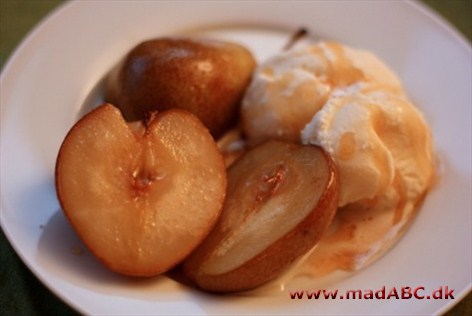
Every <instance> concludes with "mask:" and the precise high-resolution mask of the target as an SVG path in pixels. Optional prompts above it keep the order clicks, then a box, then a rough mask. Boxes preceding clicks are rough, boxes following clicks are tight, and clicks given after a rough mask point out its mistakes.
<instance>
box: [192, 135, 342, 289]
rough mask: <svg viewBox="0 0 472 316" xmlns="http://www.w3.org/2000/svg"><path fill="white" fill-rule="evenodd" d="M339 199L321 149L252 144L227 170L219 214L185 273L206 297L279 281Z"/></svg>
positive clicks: (334, 176)
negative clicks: (210, 294)
mask: <svg viewBox="0 0 472 316" xmlns="http://www.w3.org/2000/svg"><path fill="white" fill-rule="evenodd" d="M338 194H339V182H338V174H337V169H336V166H335V164H334V163H333V161H332V159H331V158H330V156H329V155H328V154H326V153H325V152H324V151H323V150H322V149H321V148H319V147H315V146H304V145H299V144H293V143H286V142H282V141H275V140H271V141H268V142H265V143H262V144H261V145H258V146H257V147H255V148H253V149H252V150H250V151H248V152H246V153H245V154H244V155H243V156H242V157H241V158H239V159H238V160H237V161H236V162H235V163H234V164H233V165H231V167H230V168H229V170H228V190H227V196H226V200H225V204H224V206H223V212H222V214H221V216H220V219H219V220H218V223H217V224H216V226H215V228H214V229H213V230H212V232H211V233H210V235H209V236H208V237H207V239H205V241H204V242H203V243H202V244H201V245H200V246H199V247H198V248H197V249H196V250H195V251H194V252H193V253H192V255H191V256H190V257H189V258H187V259H186V260H185V261H184V263H183V270H184V273H185V274H186V275H187V276H188V277H189V279H190V280H192V281H193V282H194V283H195V284H196V285H197V286H198V287H199V288H201V289H203V290H206V291H210V292H235V291H244V290H250V289H253V288H255V287H257V286H260V285H262V284H264V283H266V282H268V281H270V280H272V279H274V278H276V277H278V276H280V275H281V274H282V273H283V272H284V271H286V269H287V268H288V267H289V266H290V265H291V264H292V263H293V262H294V261H296V260H297V259H298V258H300V257H301V256H302V255H304V254H305V253H307V252H308V251H309V250H310V249H312V248H313V247H314V246H315V245H316V244H317V242H318V241H319V240H320V239H321V237H322V235H323V233H324V232H325V231H326V230H327V228H328V226H329V225H330V223H331V221H332V219H333V217H334V215H335V212H336V209H337V203H338Z"/></svg>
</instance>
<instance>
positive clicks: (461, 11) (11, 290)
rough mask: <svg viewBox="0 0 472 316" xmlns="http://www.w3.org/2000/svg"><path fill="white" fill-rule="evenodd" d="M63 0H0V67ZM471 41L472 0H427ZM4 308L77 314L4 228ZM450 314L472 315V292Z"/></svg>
mask: <svg viewBox="0 0 472 316" xmlns="http://www.w3.org/2000/svg"><path fill="white" fill-rule="evenodd" d="M62 2H63V0H22V1H19V0H0V68H1V67H3V65H4V64H5V62H6V60H7V59H8V57H9V56H10V55H11V53H12V52H13V50H14V49H15V47H16V46H17V45H18V43H19V42H20V41H21V39H22V38H23V37H24V36H25V35H26V34H27V32H29V31H30V30H31V29H32V28H33V27H34V26H35V25H36V24H37V23H38V22H39V21H40V20H41V19H42V18H43V17H44V16H45V15H47V14H48V13H49V12H51V10H53V9H54V8H56V7H57V6H59V5H60V4H61V3H62ZM424 2H425V3H426V4H427V5H429V6H430V7H432V8H433V9H434V10H436V11H437V12H439V14H441V15H442V16H443V17H445V18H446V19H447V20H449V22H451V23H452V24H453V25H454V26H455V27H456V28H457V29H458V30H459V31H460V32H461V33H462V34H463V35H464V36H465V37H466V38H467V39H468V40H469V41H470V40H471V38H472V22H471V13H470V12H472V0H461V1H457V0H456V1H438V0H425V1H424ZM0 280H1V282H0V283H1V284H0V306H1V307H0V308H1V311H2V313H1V314H2V315H3V314H4V315H76V312H75V311H74V310H72V309H71V308H70V307H69V306H67V305H66V304H64V303H63V302H62V301H61V300H59V299H58V298H57V297H56V296H55V295H54V294H52V293H51V292H50V291H49V290H48V289H47V288H46V287H45V286H44V285H42V283H41V282H40V281H39V280H38V279H36V277H35V276H34V275H33V274H32V273H31V272H30V271H29V270H28V268H27V267H26V266H25V265H24V264H23V262H22V261H21V260H20V259H19V257H18V256H17V255H16V253H15V251H14V250H13V248H12V247H11V246H10V244H9V243H8V240H7V239H6V237H5V235H4V233H3V231H1V232H0ZM446 315H448V316H451V315H472V293H469V295H468V296H467V297H466V298H464V299H463V300H462V301H461V302H459V303H458V304H457V305H456V306H455V307H454V308H453V309H451V310H450V311H448V312H447V313H446Z"/></svg>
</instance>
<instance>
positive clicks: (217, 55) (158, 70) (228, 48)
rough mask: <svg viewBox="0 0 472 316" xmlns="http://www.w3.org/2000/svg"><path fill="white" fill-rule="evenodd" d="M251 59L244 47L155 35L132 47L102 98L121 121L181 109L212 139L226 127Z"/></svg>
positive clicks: (235, 109)
mask: <svg viewBox="0 0 472 316" xmlns="http://www.w3.org/2000/svg"><path fill="white" fill-rule="evenodd" d="M255 65H256V62H255V60H254V57H253V56H252V54H251V52H250V51H249V50H248V49H246V48H245V47H243V46H241V45H239V44H235V43H230V42H223V41H216V40H208V39H202V38H158V39H152V40H148V41H145V42H143V43H141V44H139V45H137V46H136V47H134V48H133V49H132V50H131V51H130V52H129V53H128V55H127V56H126V57H125V59H124V60H123V62H122V63H121V64H120V65H119V66H118V67H117V68H116V70H115V71H114V72H112V74H111V75H110V80H109V82H108V101H110V102H112V103H114V104H116V105H117V106H118V107H119V108H120V109H121V111H122V112H123V115H124V117H125V119H126V120H127V121H134V120H141V119H143V118H144V117H146V115H147V113H149V112H151V111H156V110H157V111H163V110H167V109H171V108H181V109H185V110H188V111H190V112H192V113H193V114H195V115H196V116H197V117H198V118H199V119H200V120H201V121H202V122H203V124H204V125H205V126H206V127H207V128H208V129H209V130H210V132H211V134H212V135H213V136H214V137H215V138H216V137H219V136H221V135H222V133H223V132H224V131H225V130H227V129H228V128H229V127H231V125H232V123H234V122H235V120H236V119H237V115H238V109H239V103H240V101H241V99H242V96H243V94H244V91H245V88H246V86H247V85H248V84H249V82H250V80H251V76H252V72H253V70H254V68H255Z"/></svg>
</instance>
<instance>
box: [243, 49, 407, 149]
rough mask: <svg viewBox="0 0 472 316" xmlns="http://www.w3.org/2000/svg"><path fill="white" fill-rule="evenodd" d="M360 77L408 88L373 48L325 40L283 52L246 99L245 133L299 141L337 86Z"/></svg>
mask: <svg viewBox="0 0 472 316" xmlns="http://www.w3.org/2000/svg"><path fill="white" fill-rule="evenodd" d="M360 81H362V82H375V83H377V84H379V85H380V86H382V87H384V89H386V90H390V91H393V92H396V93H402V91H403V89H402V86H401V83H400V81H399V80H398V78H397V77H396V76H395V74H394V73H392V72H391V71H390V70H389V69H388V68H387V67H386V66H385V65H384V64H383V63H382V62H381V61H380V60H379V59H378V58H377V57H375V56H374V55H373V54H371V53H370V52H367V51H362V50H355V49H352V48H349V47H346V46H342V45H340V44H337V43H324V42H322V43H319V44H315V45H310V46H304V47H300V48H295V49H291V50H288V51H283V52H281V53H279V54H277V55H275V56H274V57H272V58H270V59H268V60H267V61H266V62H264V63H262V64H261V65H260V66H259V67H258V68H257V69H256V72H255V73H254V76H253V80H252V83H251V85H250V87H249V88H248V90H247V93H246V95H245V97H244V99H243V102H242V110H241V120H242V125H243V129H244V132H245V134H246V136H247V137H248V139H249V141H250V142H251V143H253V144H255V143H259V142H261V141H263V140H265V139H268V138H279V139H286V140H292V141H298V140H299V139H300V131H301V130H302V129H303V128H304V126H305V125H306V124H307V123H308V122H310V120H311V118H312V117H313V115H314V114H315V113H316V112H317V111H318V110H319V109H320V108H321V107H322V106H323V104H324V103H325V102H326V101H327V99H328V98H329V97H330V95H331V93H332V91H333V89H336V88H339V87H347V86H350V85H352V84H354V83H356V82H360Z"/></svg>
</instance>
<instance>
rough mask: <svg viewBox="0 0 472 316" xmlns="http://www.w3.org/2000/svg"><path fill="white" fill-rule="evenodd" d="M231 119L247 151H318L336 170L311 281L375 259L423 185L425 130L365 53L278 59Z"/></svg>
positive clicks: (304, 53) (315, 52) (312, 50)
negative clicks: (275, 141) (289, 146)
mask: <svg viewBox="0 0 472 316" xmlns="http://www.w3.org/2000/svg"><path fill="white" fill-rule="evenodd" d="M241 111H242V122H243V124H242V127H243V131H244V133H245V135H246V136H247V138H248V142H249V143H250V144H256V143H259V142H261V141H263V140H265V139H268V138H280V139H286V140H291V141H296V142H301V143H304V144H311V145H318V146H321V147H322V148H324V149H325V150H326V151H327V152H328V153H329V154H330V155H331V156H332V157H333V159H334V161H335V163H336V165H337V167H338V170H339V175H340V183H341V188H340V200H339V204H338V205H339V209H338V214H337V215H336V218H335V221H334V223H333V225H332V226H331V229H330V231H329V232H328V233H327V234H326V236H325V238H324V239H323V240H322V241H321V242H320V243H319V244H318V246H317V248H316V249H315V250H314V251H313V252H312V254H311V255H310V258H309V259H308V260H307V262H308V266H310V265H311V264H310V263H316V264H314V265H313V266H310V269H312V271H316V273H315V274H324V273H327V272H331V271H332V270H336V269H343V270H356V269H359V268H362V267H364V266H365V265H367V264H368V263H370V262H372V261H373V260H374V259H375V258H377V257H379V256H380V255H381V254H383V253H384V252H385V251H386V250H387V249H389V248H390V247H391V245H393V244H394V243H395V241H396V240H397V239H398V238H399V237H400V236H401V235H402V234H401V233H402V232H403V231H404V230H405V227H407V224H408V223H410V222H411V219H412V218H413V217H414V215H415V213H416V210H417V209H418V205H419V204H420V203H421V201H422V199H423V197H424V195H425V194H426V192H427V191H428V189H429V188H430V187H431V184H432V182H433V179H434V174H435V163H434V155H433V144H432V139H431V133H430V130H429V127H428V125H427V123H426V121H425V120H424V118H423V116H422V114H421V113H420V112H419V111H418V110H417V109H416V108H415V106H414V105H413V104H412V103H411V102H410V101H409V100H408V98H407V96H406V95H405V93H404V92H403V89H402V86H401V83H400V81H399V80H398V79H397V77H396V75H395V74H394V73H393V72H392V71H391V70H389V68H388V67H387V66H385V65H384V64H383V63H382V62H381V61H380V60H379V59H378V58H377V57H375V56H374V55H372V54H370V53H368V52H365V51H359V50H355V49H352V48H348V47H346V46H342V45H340V44H335V43H319V44H314V45H311V46H308V47H303V48H298V49H294V50H290V51H287V52H282V53H280V54H278V55H276V56H275V57H273V58H271V59H269V60H268V61H267V62H265V63H263V64H261V66H260V67H259V68H258V69H257V71H256V73H255V76H254V78H253V82H252V83H251V85H250V86H249V89H248V91H247V93H246V96H245V98H244V100H243V104H242V110H241Z"/></svg>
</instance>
